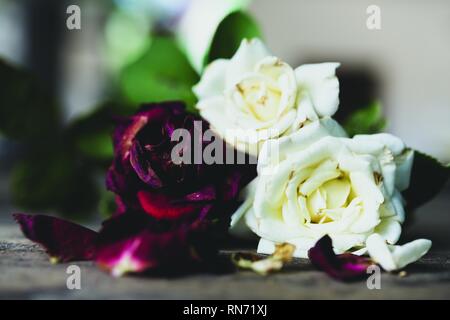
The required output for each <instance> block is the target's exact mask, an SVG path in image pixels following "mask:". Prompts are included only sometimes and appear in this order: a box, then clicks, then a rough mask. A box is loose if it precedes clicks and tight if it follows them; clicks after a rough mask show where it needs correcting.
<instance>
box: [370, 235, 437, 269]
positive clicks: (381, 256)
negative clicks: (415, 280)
mask: <svg viewBox="0 0 450 320" xmlns="http://www.w3.org/2000/svg"><path fill="white" fill-rule="evenodd" d="M366 247H367V250H368V252H369V255H370V257H371V258H372V259H373V260H374V261H375V262H377V263H379V264H380V265H381V266H382V267H383V269H385V270H386V271H394V270H399V269H402V268H404V267H405V266H407V265H408V264H410V263H412V262H415V261H417V260H419V259H420V258H421V257H423V256H424V255H425V254H426V253H427V252H428V250H430V248H431V241H430V240H427V239H418V240H414V241H411V242H408V243H406V244H404V245H402V246H397V245H388V244H387V243H386V241H385V239H384V238H383V237H382V236H381V235H379V234H377V233H374V234H372V235H370V236H369V237H368V238H367V241H366Z"/></svg>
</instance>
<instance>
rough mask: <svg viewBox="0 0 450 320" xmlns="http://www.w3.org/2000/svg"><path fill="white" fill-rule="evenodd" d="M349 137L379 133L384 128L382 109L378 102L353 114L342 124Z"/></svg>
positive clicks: (384, 121)
mask: <svg viewBox="0 0 450 320" xmlns="http://www.w3.org/2000/svg"><path fill="white" fill-rule="evenodd" d="M343 126H344V128H345V130H346V131H347V133H348V135H349V136H350V137H352V136H354V135H356V134H373V133H379V132H381V131H382V130H383V129H384V127H385V126H386V119H385V118H384V117H383V113H382V107H381V104H380V103H379V102H373V103H371V104H370V105H369V106H367V107H365V108H363V109H360V110H357V111H355V112H353V113H352V114H351V115H349V116H348V117H347V119H346V120H345V121H344V124H343Z"/></svg>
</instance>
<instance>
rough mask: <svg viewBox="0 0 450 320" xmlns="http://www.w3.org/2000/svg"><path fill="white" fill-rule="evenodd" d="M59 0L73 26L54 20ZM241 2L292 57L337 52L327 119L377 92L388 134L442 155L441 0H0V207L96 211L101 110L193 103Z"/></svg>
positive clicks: (446, 106) (446, 35) (446, 69)
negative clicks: (224, 25) (334, 106)
mask: <svg viewBox="0 0 450 320" xmlns="http://www.w3.org/2000/svg"><path fill="white" fill-rule="evenodd" d="M372 4H376V5H377V6H378V7H379V8H380V17H381V28H380V29H379V30H369V29H368V28H367V26H366V21H367V19H368V17H369V14H368V13H366V10H367V8H368V6H369V5H372ZM70 5H77V6H78V7H79V8H80V10H81V11H80V17H81V20H80V23H81V24H80V26H81V29H73V30H69V29H68V28H67V26H66V22H67V19H68V17H69V16H70V15H71V14H70V13H67V11H66V10H67V8H68V7H69V6H70ZM239 9H241V10H244V11H245V12H247V13H248V15H249V16H250V17H252V18H251V19H253V20H254V21H256V23H257V24H259V28H260V30H261V33H262V34H263V38H264V40H265V41H266V43H267V45H268V47H269V48H270V50H272V52H273V53H274V54H275V55H277V56H279V57H281V58H282V59H283V60H285V61H287V62H288V63H290V64H291V65H292V66H298V65H300V64H303V63H311V62H323V61H338V62H341V64H342V65H341V68H340V69H339V79H340V83H341V97H340V98H341V109H340V111H339V114H338V115H337V118H338V119H339V120H342V121H346V119H347V118H348V116H349V115H350V114H351V112H352V111H354V110H357V109H359V108H362V107H366V106H369V105H371V104H372V105H373V102H374V101H378V103H379V105H381V106H382V107H383V109H382V110H383V111H382V112H383V114H384V116H386V118H388V121H387V123H386V124H385V125H386V126H385V130H386V131H388V132H392V133H394V134H396V135H398V136H400V137H401V138H402V139H403V140H404V141H405V142H406V143H407V144H408V145H409V146H411V147H413V148H416V149H418V150H421V151H423V152H426V153H429V154H431V155H433V156H435V157H437V158H438V159H439V160H441V161H443V162H448V161H450V126H449V125H448V121H449V120H450V90H449V89H450V40H449V39H450V2H449V1H446V0H435V1H433V2H432V3H430V2H429V1H424V0H423V1H420V0H412V1H411V0H410V1H406V0H398V1H389V0H377V1H376V3H372V1H365V0H341V1H331V0H328V1H327V0H314V1H312V0H310V1H307V0H280V1H273V0H253V1H250V0H116V1H113V0H109V1H107V0H97V1H88V0H84V1H83V0H79V1H75V0H72V1H65V0H0V60H2V61H3V62H2V66H1V68H0V216H2V215H3V216H7V215H9V213H10V212H11V210H13V209H14V210H15V209H16V208H18V209H19V210H32V212H45V213H57V214H64V215H66V216H69V217H71V218H74V219H75V218H76V219H83V218H87V219H89V218H92V216H93V215H94V216H96V215H98V213H102V214H108V212H110V211H111V210H112V208H113V204H112V198H111V195H109V194H107V193H106V192H105V191H104V188H103V179H104V178H103V176H104V172H105V170H106V168H107V166H108V164H109V162H110V160H111V156H112V147H111V142H110V138H109V137H110V134H111V131H112V123H111V121H110V119H111V118H112V117H113V116H114V115H117V114H129V113H132V112H133V111H134V110H136V108H137V106H138V104H139V103H141V102H146V101H158V100H164V99H182V100H185V101H186V102H187V103H188V105H189V106H191V107H192V105H193V104H194V103H195V97H194V96H193V95H192V92H191V90H190V87H191V85H192V84H194V83H196V82H197V81H198V73H199V72H200V71H201V68H202V65H203V62H204V61H205V55H206V56H207V55H208V48H209V46H210V44H211V42H212V41H213V36H214V33H215V30H216V29H217V27H218V25H219V23H220V21H221V20H222V19H223V18H224V17H225V16H227V15H228V14H229V13H231V12H233V11H236V10H239ZM225 35H226V33H225ZM225 40H226V37H225V38H224V39H222V43H224V45H226V41H225ZM225 49H226V48H225ZM161 66H164V70H162V67H161ZM36 88H38V89H36ZM5 97H7V98H5ZM11 99H13V100H11ZM11 101H13V102H11ZM377 106H378V104H377ZM377 110H378V109H377ZM378 111H379V110H378ZM375 117H379V118H380V119H379V121H382V120H381V114H376V115H375ZM383 125H384V122H383ZM448 189H449V188H448V187H447V190H446V191H445V192H444V193H443V194H442V195H441V196H440V198H439V199H438V200H437V201H435V202H434V203H433V204H431V205H430V206H431V207H430V206H428V207H427V206H426V207H424V209H422V210H433V211H436V212H438V213H436V216H435V217H436V219H433V220H440V219H441V218H443V217H444V215H445V217H447V216H449V215H448V211H449V209H448V208H449V207H448V205H449V202H448V194H450V193H449V191H448ZM88 213H91V214H88ZM92 213H93V215H92ZM447 220H448V218H447ZM420 221H421V220H420ZM424 221H425V220H424ZM428 227H429V228H430V229H433V230H435V229H436V228H439V226H435V225H431V224H429V225H428ZM441 228H444V229H445V230H446V226H445V224H444V226H441ZM445 230H443V232H444V231H445ZM420 232H423V233H424V234H425V233H426V232H427V230H424V229H421V231H420Z"/></svg>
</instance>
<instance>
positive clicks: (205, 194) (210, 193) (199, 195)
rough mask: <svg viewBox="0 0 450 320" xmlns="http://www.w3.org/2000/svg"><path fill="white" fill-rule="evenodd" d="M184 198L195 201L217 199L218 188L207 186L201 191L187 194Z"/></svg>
mask: <svg viewBox="0 0 450 320" xmlns="http://www.w3.org/2000/svg"><path fill="white" fill-rule="evenodd" d="M184 199H185V200H186V201H193V202H211V201H214V200H215V199H216V190H215V188H214V187H213V186H206V187H204V188H203V189H201V190H199V191H196V192H193V193H190V194H188V195H186V196H185V197H184Z"/></svg>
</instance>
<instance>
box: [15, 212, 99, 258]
mask: <svg viewBox="0 0 450 320" xmlns="http://www.w3.org/2000/svg"><path fill="white" fill-rule="evenodd" d="M13 217H14V219H15V220H16V221H17V223H19V225H20V228H21V229H22V232H23V234H24V235H25V236H26V237H27V238H28V239H30V240H31V241H34V242H36V243H39V244H40V245H42V246H43V247H44V248H45V249H46V251H47V253H48V254H49V255H50V257H52V258H54V259H57V260H58V261H61V262H68V261H75V260H92V259H93V258H94V255H95V245H94V242H95V240H96V237H97V233H96V232H94V231H92V230H90V229H87V228H85V227H83V226H80V225H77V224H74V223H72V222H69V221H65V220H62V219H58V218H54V217H50V216H45V215H27V214H20V213H16V214H13Z"/></svg>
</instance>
